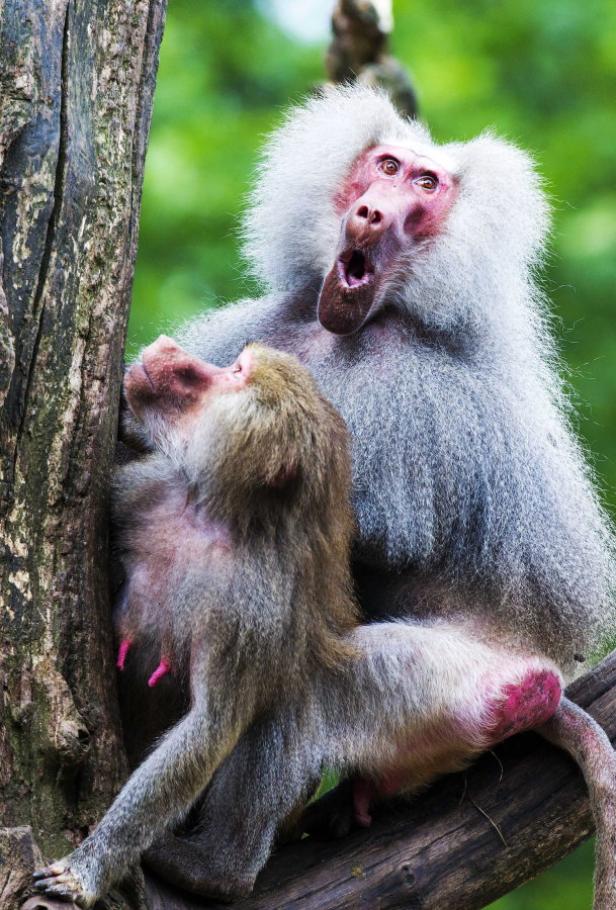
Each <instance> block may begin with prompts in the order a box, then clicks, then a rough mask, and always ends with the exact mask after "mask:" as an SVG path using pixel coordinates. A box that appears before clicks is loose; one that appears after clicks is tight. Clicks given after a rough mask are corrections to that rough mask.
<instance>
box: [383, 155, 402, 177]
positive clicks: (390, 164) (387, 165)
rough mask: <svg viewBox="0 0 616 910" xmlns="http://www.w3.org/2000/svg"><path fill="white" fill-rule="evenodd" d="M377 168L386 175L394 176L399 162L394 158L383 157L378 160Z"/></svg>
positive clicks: (398, 167)
mask: <svg viewBox="0 0 616 910" xmlns="http://www.w3.org/2000/svg"><path fill="white" fill-rule="evenodd" d="M379 170H381V171H383V173H384V174H386V175H387V176H388V177H395V175H396V174H397V173H398V171H399V170H400V162H399V161H396V159H395V158H384V159H383V161H379Z"/></svg>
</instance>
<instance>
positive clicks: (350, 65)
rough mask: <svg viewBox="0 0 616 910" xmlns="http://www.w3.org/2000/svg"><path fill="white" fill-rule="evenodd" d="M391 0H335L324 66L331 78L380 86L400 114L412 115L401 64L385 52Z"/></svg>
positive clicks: (411, 92)
mask: <svg viewBox="0 0 616 910" xmlns="http://www.w3.org/2000/svg"><path fill="white" fill-rule="evenodd" d="M392 6H393V4H392V0H338V2H337V3H336V5H335V6H334V11H333V14H332V35H333V37H332V42H331V44H330V46H329V48H328V51H327V55H326V58H325V67H326V69H327V73H328V75H329V78H330V79H331V80H332V82H354V81H355V80H357V81H359V82H363V83H364V84H365V85H372V86H376V87H378V88H382V89H384V90H385V91H386V92H387V93H388V94H389V95H390V97H391V100H392V101H393V102H394V104H395V105H396V107H397V108H398V110H399V111H400V113H401V114H405V115H407V116H409V117H416V116H417V113H418V104H417V95H416V94H415V89H414V88H413V83H412V82H411V79H410V76H409V74H408V72H407V70H406V69H405V67H404V66H402V64H401V63H400V62H399V61H398V60H396V58H395V57H392V56H391V54H390V53H389V34H390V32H391V30H392V28H393V12H392Z"/></svg>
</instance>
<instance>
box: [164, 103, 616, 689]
mask: <svg viewBox="0 0 616 910" xmlns="http://www.w3.org/2000/svg"><path fill="white" fill-rule="evenodd" d="M377 141H388V142H393V143H399V144H405V145H408V146H410V147H411V148H418V149H421V150H426V149H427V150H428V151H429V152H430V153H431V154H432V155H433V156H435V157H437V160H445V161H447V162H448V163H450V164H451V166H452V167H453V169H454V170H455V172H456V173H457V174H458V176H459V180H460V195H459V198H458V200H457V201H456V203H455V204H454V208H453V211H452V213H451V215H450V217H449V219H448V223H447V227H446V230H445V231H443V233H442V235H441V236H440V237H438V238H437V239H436V240H434V241H432V242H431V244H430V246H429V247H427V248H425V249H422V248H421V247H418V248H416V249H415V250H413V251H412V252H411V253H410V254H409V258H408V268H407V269H406V270H404V271H402V272H401V273H400V277H399V280H398V281H397V282H396V286H395V287H394V288H392V289H391V292H390V293H389V295H388V297H387V299H386V300H385V301H383V304H382V314H381V317H380V318H377V319H375V320H373V322H372V323H370V324H368V325H367V326H366V327H365V328H364V329H363V330H362V331H361V332H359V333H358V334H355V335H351V336H349V337H336V336H333V335H330V334H329V333H327V332H326V331H325V330H323V329H321V328H320V326H319V325H318V323H317V322H316V319H315V309H316V298H317V293H318V290H319V287H320V282H321V280H322V278H323V275H324V273H325V272H326V271H327V270H328V269H329V268H330V267H331V264H332V257H333V255H334V251H335V248H336V245H337V242H338V235H339V230H340V227H339V220H340V219H339V216H337V215H336V213H335V212H334V209H333V206H332V202H331V200H332V197H333V194H334V192H335V190H336V187H338V186H339V185H340V183H341V181H342V180H343V178H344V176H345V174H346V173H347V172H348V170H349V168H350V165H351V163H352V162H353V161H354V159H355V158H356V157H357V156H358V155H359V153H360V152H361V151H362V150H363V149H364V148H366V147H367V146H369V145H371V144H374V143H375V142H377ZM547 227H548V219H547V206H546V201H545V197H544V194H543V192H542V190H541V186H540V180H539V178H538V176H537V174H536V172H535V170H534V167H533V164H532V161H531V159H530V158H529V156H528V155H527V154H526V153H525V152H522V151H520V150H519V149H517V148H515V147H514V146H513V145H511V144H509V143H506V142H504V141H503V140H500V139H497V138H495V137H493V136H491V135H483V136H481V137H479V138H478V139H476V140H474V141H472V142H468V143H453V144H450V145H446V146H434V145H433V144H432V143H431V140H430V139H429V136H428V134H427V132H426V130H425V128H423V127H420V126H419V125H417V124H416V123H412V122H405V121H403V120H401V119H400V117H399V116H398V115H397V114H396V112H395V111H394V109H393V107H392V105H391V104H390V102H389V101H388V100H387V99H386V98H385V97H384V96H383V95H380V94H377V93H375V92H372V91H369V90H366V89H363V88H356V87H354V88H343V89H335V90H334V89H332V90H329V91H326V92H324V93H323V95H322V96H321V97H319V98H317V99H313V100H311V101H309V102H308V103H307V105H306V106H305V107H304V108H301V109H299V110H295V111H292V112H291V114H290V115H289V116H288V118H287V121H286V123H285V124H284V125H283V127H282V128H281V130H280V131H279V132H278V133H276V134H275V135H274V137H273V139H272V140H271V141H270V143H269V145H268V146H267V148H266V150H265V155H264V159H263V164H262V166H261V171H260V176H259V179H258V182H257V188H256V190H255V192H254V194H253V205H252V208H251V209H250V210H249V212H248V214H247V216H246V221H245V236H246V251H247V255H248V256H249V260H250V261H251V262H252V264H253V267H254V270H255V272H256V273H257V275H258V276H259V277H260V278H261V279H262V281H263V282H264V284H265V290H266V296H265V297H264V298H263V299H259V300H247V301H242V302H240V303H238V304H235V305H233V306H229V307H226V308H224V309H222V310H218V311H216V312H214V313H211V314H208V315H206V316H204V317H203V318H200V319H197V320H196V321H194V322H193V323H191V324H189V325H188V326H187V327H186V328H185V329H184V331H183V332H182V333H181V335H180V341H181V343H182V344H183V345H184V346H185V347H187V348H188V349H189V350H192V351H193V352H194V353H197V354H199V355H200V356H202V357H205V358H206V359H209V360H213V361H214V362H218V363H221V364H222V363H226V362H228V361H229V359H230V358H231V357H232V356H233V355H234V354H236V353H237V351H238V350H239V349H240V348H241V347H242V345H243V343H244V342H245V341H246V340H247V339H248V340H253V339H256V340H262V341H265V342H267V343H269V344H272V345H274V346H278V347H281V348H283V349H286V350H290V351H293V352H294V353H296V354H297V355H298V356H299V357H300V359H302V360H303V361H304V363H306V364H307V365H308V366H309V367H310V368H311V370H312V371H313V373H314V375H315V376H316V378H317V381H318V382H319V384H320V386H321V388H322V389H323V391H324V392H325V394H326V395H327V396H328V397H329V398H330V400H331V401H332V402H333V403H334V404H335V405H336V407H337V408H338V409H339V411H340V412H341V413H342V415H343V417H344V418H345V420H346V422H347V425H348V427H349V429H350V431H351V435H352V439H353V446H354V450H353V455H354V458H353V464H354V505H355V509H356V513H357V518H358V522H359V538H358V541H357V547H356V560H357V562H358V563H359V564H360V565H361V566H364V567H369V568H373V569H375V570H377V571H384V572H386V573H391V572H396V573H401V575H402V578H397V579H396V584H395V588H396V590H395V591H392V592H391V593H390V595H389V596H388V598H387V600H386V602H381V603H379V604H378V606H377V607H376V609H378V611H379V612H380V613H386V614H394V613H396V614H399V613H402V614H404V613H409V612H410V613H413V614H415V613H416V612H417V611H418V610H419V611H420V612H421V613H422V614H425V613H432V612H437V613H439V614H441V613H442V612H443V610H446V611H447V612H448V613H457V612H458V611H462V612H463V613H464V614H468V613H469V612H470V613H476V614H477V615H479V616H480V617H481V618H482V619H483V618H485V619H487V620H488V621H489V622H490V623H491V624H492V623H494V624H495V625H496V626H497V627H498V628H499V631H502V632H503V633H504V634H505V635H513V636H514V637H517V636H518V635H521V636H522V637H523V639H524V640H525V641H527V642H530V643H532V645H533V646H534V647H536V648H538V649H539V650H540V651H541V652H543V653H545V654H547V655H549V656H550V657H552V658H553V659H554V660H556V661H557V662H558V663H559V665H560V666H561V667H562V669H563V670H564V671H565V673H566V675H570V674H571V673H572V672H574V670H575V663H574V654H577V655H586V656H587V655H588V654H589V652H590V650H592V649H593V648H594V647H595V646H596V644H597V642H598V640H599V639H600V637H601V636H602V634H604V633H605V631H606V629H609V628H610V627H611V625H612V621H613V618H614V608H613V581H614V574H613V573H614V562H613V554H614V539H613V536H612V530H611V528H610V526H609V523H608V521H607V519H606V516H605V513H604V511H603V510H602V508H601V506H600V504H599V501H598V498H597V495H596V492H595V490H594V488H593V483H592V476H591V471H590V469H589V467H588V465H587V463H586V462H585V459H584V455H583V453H582V451H581V448H580V444H579V442H578V441H577V439H576V437H575V435H574V433H573V432H572V429H571V422H570V408H569V405H568V402H567V400H566V397H565V394H564V392H563V384H562V381H561V379H560V375H559V369H558V361H557V359H556V355H555V347H554V342H553V338H552V334H551V331H550V327H549V320H548V317H547V315H546V310H545V302H544V299H543V296H542V294H541V292H540V291H539V290H538V288H537V286H536V284H535V281H534V270H535V267H536V266H537V264H538V263H539V262H540V261H541V256H542V252H543V242H544V240H545V236H546V232H547ZM399 591H402V592H403V595H402V597H401V598H398V597H397V593H398V592H399ZM368 606H369V605H368Z"/></svg>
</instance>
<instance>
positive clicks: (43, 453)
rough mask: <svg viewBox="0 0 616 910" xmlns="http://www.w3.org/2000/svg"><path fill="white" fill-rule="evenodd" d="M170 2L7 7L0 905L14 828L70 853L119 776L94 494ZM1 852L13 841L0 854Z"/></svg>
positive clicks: (2, 69)
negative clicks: (7, 845)
mask: <svg viewBox="0 0 616 910" xmlns="http://www.w3.org/2000/svg"><path fill="white" fill-rule="evenodd" d="M165 4H166V0H53V2H49V0H0V611H1V613H0V632H1V636H2V641H1V646H0V650H1V654H0V680H1V683H2V701H1V702H0V824H2V825H3V826H4V830H3V831H0V854H1V855H0V867H1V868H2V875H0V905H1V906H2V907H3V908H7V910H8V908H9V907H12V906H13V905H15V906H16V905H17V903H16V902H17V901H18V899H19V897H20V893H19V892H20V887H21V886H15V882H16V881H17V879H19V876H18V875H17V878H16V877H15V875H13V876H12V880H13V885H11V884H10V881H11V875H10V874H9V873H10V872H12V871H13V870H12V868H11V864H12V863H15V864H18V863H21V864H22V866H23V862H26V865H27V861H23V857H24V856H26V855H29V854H28V850H27V849H26V848H25V847H24V846H23V845H24V838H26V840H27V834H25V833H24V831H26V832H27V829H28V827H29V828H30V829H31V832H32V837H33V839H34V842H35V843H36V844H37V845H38V847H40V850H41V851H42V854H43V856H44V857H45V858H53V857H57V856H61V855H63V853H66V852H67V850H68V849H69V848H70V847H71V846H72V845H74V844H76V843H77V842H78V841H79V840H80V839H81V837H82V836H83V835H84V833H85V832H87V830H88V829H89V828H90V827H91V826H92V825H93V824H94V823H95V821H96V820H97V819H98V818H100V816H101V815H102V813H103V811H104V810H105V809H106V808H107V806H108V804H109V802H110V800H111V798H112V797H113V795H114V794H115V792H116V791H117V789H118V787H119V786H120V784H121V782H122V780H123V777H124V775H125V773H126V761H125V756H124V750H123V747H122V740H121V731H120V721H119V712H118V708H117V699H116V692H115V686H114V678H115V676H114V669H113V662H112V645H111V632H110V611H109V596H108V579H107V495H108V481H109V476H110V473H111V468H112V462H113V451H114V442H115V436H116V424H117V410H118V400H119V392H120V382H121V373H122V351H123V347H124V340H125V332H126V323H127V315H128V305H129V298H130V289H131V282H132V275H133V265H134V259H135V251H136V243H137V227H138V219H139V205H140V195H141V184H142V174H143V163H144V155H145V147H146V143H147V136H148V129H149V122H150V114H151V105H152V94H153V88H154V81H155V74H156V67H157V59H158V47H159V43H160V38H161V35H162V29H163V22H164V13H165ZM13 829H15V830H13ZM10 843H15V844H19V845H20V847H19V849H10V848H8V847H5V849H1V848H2V847H3V846H4V845H5V844H10ZM31 852H32V854H33V855H34V853H35V852H36V848H35V847H34V846H33V848H32V851H31ZM20 857H21V858H22V859H20ZM3 888H4V889H5V890H4V891H3V890H2V889H3ZM7 889H8V890H7Z"/></svg>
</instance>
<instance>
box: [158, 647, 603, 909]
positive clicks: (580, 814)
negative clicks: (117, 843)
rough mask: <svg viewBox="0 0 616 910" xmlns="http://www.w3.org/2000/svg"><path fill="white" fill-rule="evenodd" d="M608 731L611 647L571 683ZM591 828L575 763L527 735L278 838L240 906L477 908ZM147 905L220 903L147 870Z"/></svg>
mask: <svg viewBox="0 0 616 910" xmlns="http://www.w3.org/2000/svg"><path fill="white" fill-rule="evenodd" d="M567 694H568V695H569V696H570V697H571V698H572V699H573V700H574V701H576V702H577V703H578V704H579V705H582V706H583V707H585V708H587V709H588V710H589V711H590V713H591V714H592V716H593V717H594V718H595V719H596V720H598V721H599V723H600V724H601V725H602V726H603V727H604V728H605V730H606V731H607V733H608V735H609V736H610V738H611V739H612V740H613V739H615V738H616V652H614V654H612V655H610V656H609V657H608V658H606V660H604V661H603V663H601V664H600V665H599V666H598V667H597V668H596V669H595V670H593V671H591V672H590V673H588V674H587V675H586V676H584V677H583V678H582V679H580V680H578V681H577V682H575V683H574V684H573V685H572V686H570V687H569V690H568V693H567ZM591 832H592V819H591V815H590V809H589V806H588V799H587V795H586V789H585V785H584V782H583V780H582V777H581V774H580V773H579V772H578V770H577V768H576V766H575V765H574V763H573V762H572V761H571V759H569V758H568V756H566V755H565V754H564V753H562V752H560V751H559V750H557V749H555V748H553V747H552V746H550V745H549V744H548V743H547V742H545V741H544V740H542V739H540V738H539V737H538V736H536V735H534V734H526V735H524V736H518V737H515V738H514V739H512V740H510V741H509V742H507V743H505V744H504V745H502V746H500V747H499V748H498V749H497V750H495V753H490V754H487V755H485V756H483V758H482V759H481V760H480V761H479V762H477V763H476V764H475V765H474V766H472V767H471V768H470V769H469V770H468V771H466V772H464V773H461V774H456V775H451V776H449V777H447V778H444V779H442V780H441V781H439V782H437V783H436V784H435V785H434V786H432V787H431V788H430V789H429V790H428V791H427V792H426V793H424V794H423V795H421V796H419V797H417V798H416V799H415V800H413V802H412V803H411V805H409V806H405V807H399V806H398V807H396V808H390V809H388V810H387V811H383V812H382V814H381V815H380V816H379V817H377V818H376V820H375V822H374V824H373V826H372V827H371V828H370V829H369V830H368V831H362V832H358V833H355V834H353V835H351V836H349V837H347V838H344V839H342V840H340V841H335V842H333V843H332V842H330V843H318V842H313V841H311V840H304V841H302V842H301V843H299V844H294V845H291V846H288V847H283V848H281V849H280V850H279V851H278V852H277V853H276V855H275V856H274V857H273V858H272V860H271V862H270V863H269V865H268V866H267V868H266V869H265V871H264V873H263V874H262V875H261V877H260V878H259V880H258V882H257V887H256V889H255V892H254V894H253V896H252V897H250V898H249V899H247V900H244V901H240V902H238V903H236V904H234V905H233V906H234V908H237V910H279V908H283V907H284V908H285V910H287V908H294V907H298V908H299V907H301V908H302V910H351V908H353V910H355V908H357V907H378V908H379V910H398V908H400V910H401V908H406V910H408V908H410V907H421V908H422V910H442V908H443V907H447V906H450V907H455V910H478V908H480V907H485V906H486V905H487V904H489V903H490V902H491V901H494V900H496V899H497V898H498V897H500V896H501V895H503V894H505V893H506V892H508V891H511V890H513V889H514V888H516V887H518V885H521V884H522V883H523V882H525V881H527V880H528V879H530V878H532V877H533V876H535V875H537V874H538V873H540V872H542V871H543V870H544V869H546V868H547V867H548V866H550V865H551V864H552V863H555V862H556V861H557V860H559V859H562V858H563V857H564V856H565V855H566V854H567V853H569V852H570V851H571V850H573V848H574V847H576V846H577V845H578V844H579V843H580V842H581V841H582V840H584V839H585V838H586V837H588V836H589V834H591ZM148 897H149V903H150V908H151V910H163V908H165V910H186V908H197V907H208V908H211V910H213V908H216V910H222V908H223V906H224V905H222V904H212V903H209V902H207V901H205V900H201V901H199V900H196V899H190V898H186V899H185V898H183V897H178V894H177V892H171V891H170V890H168V889H167V888H166V887H165V886H163V885H161V884H159V883H158V882H157V881H155V880H154V879H150V880H149V881H148Z"/></svg>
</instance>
